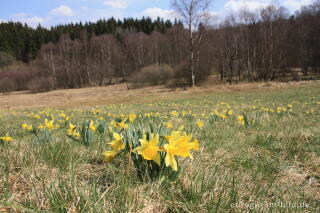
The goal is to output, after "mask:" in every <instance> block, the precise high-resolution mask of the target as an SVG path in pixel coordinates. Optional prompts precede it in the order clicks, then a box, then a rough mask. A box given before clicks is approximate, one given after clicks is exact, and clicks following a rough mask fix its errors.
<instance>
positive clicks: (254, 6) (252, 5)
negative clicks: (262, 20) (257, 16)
mask: <svg viewBox="0 0 320 213" xmlns="http://www.w3.org/2000/svg"><path fill="white" fill-rule="evenodd" d="M269 4H270V1H251V0H250V1H247V0H240V1H236V0H230V1H228V2H227V3H226V4H225V5H224V7H225V9H226V10H231V11H235V12H236V11H239V10H241V9H244V8H245V9H248V10H250V11H255V10H258V9H260V8H263V7H266V6H268V5H269Z"/></svg>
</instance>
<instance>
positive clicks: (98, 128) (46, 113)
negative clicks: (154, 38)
mask: <svg viewBox="0 0 320 213" xmlns="http://www.w3.org/2000/svg"><path fill="white" fill-rule="evenodd" d="M178 131H181V132H183V134H182V133H181V134H180V133H179V134H178V133H177V132H178ZM114 133H116V134H117V135H119V136H120V139H117V138H116V135H115V134H114ZM175 133H176V134H178V136H177V137H178V138H179V139H181V138H184V139H185V140H186V141H187V140H188V143H185V144H187V145H191V144H195V143H196V142H197V143H198V146H196V145H194V146H192V147H191V146H189V149H188V150H187V151H186V152H184V153H180V152H179V150H176V153H175V154H172V156H173V158H174V159H172V158H171V161H170V162H169V161H168V165H167V159H166V157H167V156H166V155H169V151H168V150H169V149H168V147H169V145H170V143H171V142H168V141H170V137H171V139H172V138H174V135H175ZM156 135H158V141H159V142H158V145H159V147H160V148H158V146H152V147H151V145H150V147H151V148H152V150H153V151H154V149H156V151H157V152H155V155H153V156H152V159H151V160H150V159H149V160H148V158H147V157H146V155H147V154H148V153H143V152H142V151H143V150H142V151H141V150H140V152H139V151H136V150H135V148H137V147H139V146H140V145H141V146H142V145H143V142H141V139H143V138H145V141H148V144H151V142H150V143H149V141H151V140H153V139H154V138H156ZM168 136H170V137H168ZM0 137H1V138H0V159H1V161H0V211H3V212H10V211H11V212H139V213H140V212H142V213H143V212H145V213H149V212H203V213H205V212H319V211H320V86H319V84H315V85H309V86H304V87H299V88H285V89H275V90H271V91H256V92H255V91H246V92H237V93H235V94H232V93H221V92H220V93H216V94H214V93H211V94H210V93H203V94H200V93H198V94H197V95H193V96H191V95H184V96H177V97H176V98H175V97H174V96H172V97H170V98H168V99H167V100H166V99H164V98H162V99H161V100H157V97H153V98H152V100H151V99H150V100H148V102H143V101H137V102H134V101H131V102H130V103H125V102H124V103H117V104H110V105H108V104H107V105H104V106H101V105H100V106H98V105H97V106H84V105H79V106H77V107H76V106H73V107H67V108H64V107H49V108H25V109H16V110H14V109H2V110H0ZM168 138H169V139H168ZM139 139H140V140H139ZM172 140H173V139H172ZM110 143H112V144H110ZM115 143H121V144H120V145H121V148H119V146H116V145H115ZM172 143H173V142H172ZM168 144H169V145H168ZM187 145H186V146H187ZM150 147H149V148H150ZM151 148H150V150H151ZM181 149H183V147H181ZM146 150H147V151H148V150H149V149H146ZM106 151H108V153H107V154H106ZM150 152H151V151H150ZM141 153H142V154H141ZM172 153H173V152H172ZM179 153H180V154H179ZM143 154H145V155H143ZM158 154H159V156H160V160H159V159H158V160H159V162H158V163H159V164H158V163H157V160H156V157H155V156H156V155H158ZM191 154H192V156H191ZM192 158H193V159H192ZM175 160H176V162H177V168H176V170H177V171H175V169H174V168H175V167H174V161H175Z"/></svg>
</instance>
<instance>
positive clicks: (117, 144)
mask: <svg viewBox="0 0 320 213" xmlns="http://www.w3.org/2000/svg"><path fill="white" fill-rule="evenodd" d="M113 138H114V140H113V141H111V142H110V143H108V144H110V145H111V147H112V149H113V150H114V151H121V150H123V149H124V148H125V145H124V143H123V141H122V138H121V136H120V135H119V134H117V133H115V132H114V133H113Z"/></svg>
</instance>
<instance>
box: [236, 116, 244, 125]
mask: <svg viewBox="0 0 320 213" xmlns="http://www.w3.org/2000/svg"><path fill="white" fill-rule="evenodd" d="M237 120H238V121H239V123H240V124H241V125H244V116H243V115H239V116H238V118H237Z"/></svg>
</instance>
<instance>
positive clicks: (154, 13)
mask: <svg viewBox="0 0 320 213" xmlns="http://www.w3.org/2000/svg"><path fill="white" fill-rule="evenodd" d="M140 16H148V17H150V18H152V19H156V18H158V17H160V18H163V19H174V18H177V17H178V15H177V14H176V13H175V12H174V11H173V10H165V9H161V8H157V7H153V8H147V9H145V10H144V11H142V13H141V14H140Z"/></svg>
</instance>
